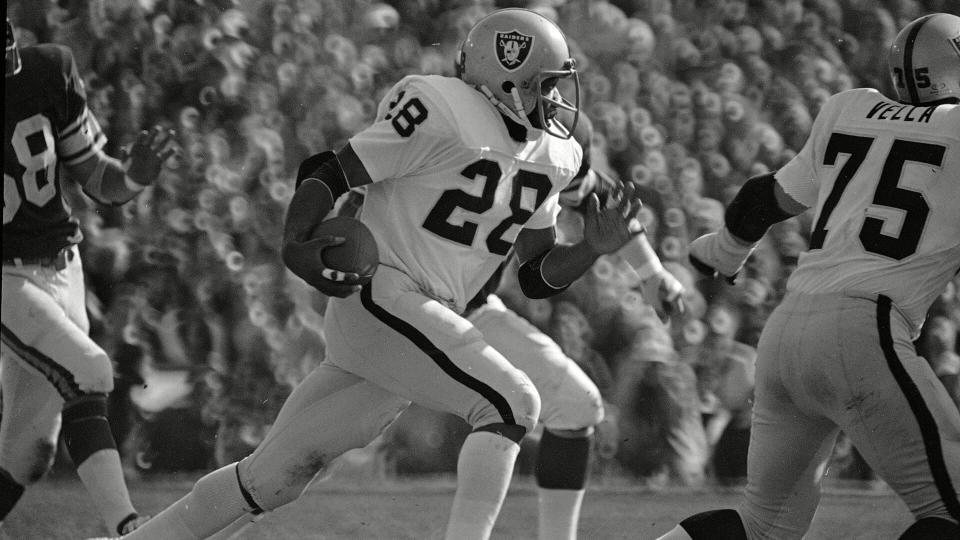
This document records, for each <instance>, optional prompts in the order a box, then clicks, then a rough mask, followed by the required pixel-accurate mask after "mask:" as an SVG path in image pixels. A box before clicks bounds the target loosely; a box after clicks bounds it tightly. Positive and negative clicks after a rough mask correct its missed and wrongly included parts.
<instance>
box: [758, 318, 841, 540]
mask: <svg viewBox="0 0 960 540" xmlns="http://www.w3.org/2000/svg"><path fill="white" fill-rule="evenodd" d="M803 318H804V317H803V316H802V315H797V314H792V313H789V312H787V311H785V310H776V311H774V313H773V314H772V315H771V317H770V319H769V320H768V321H767V324H766V327H765V328H764V330H763V334H762V335H761V338H760V342H759V344H758V348H757V370H756V388H755V398H754V405H753V418H752V423H751V429H750V446H749V450H748V452H747V487H746V497H745V501H744V503H743V505H742V506H741V515H742V517H743V521H744V525H745V527H746V529H747V532H748V535H749V537H750V538H777V539H789V538H801V537H802V536H803V534H804V533H805V532H806V530H807V528H808V527H809V526H810V522H811V520H812V519H813V515H814V512H815V511H816V508H817V505H818V504H819V501H820V479H821V477H822V476H823V472H824V470H825V468H826V464H827V461H828V460H829V457H830V454H831V451H832V448H833V444H834V442H835V440H836V436H837V433H838V430H837V428H836V426H835V425H834V424H833V422H831V421H830V420H829V419H827V418H826V417H824V416H822V415H819V414H816V413H812V412H811V411H808V410H805V409H801V408H800V407H799V406H798V405H797V403H796V400H795V399H794V397H793V395H792V394H793V390H792V389H790V388H789V385H790V382H789V380H784V378H783V373H784V366H789V365H798V364H800V363H801V362H802V359H801V358H800V356H801V355H802V354H804V352H803V351H802V350H801V349H799V348H797V345H799V344H800V343H799V342H798V341H797V340H798V339H801V337H802V336H800V335H798V334H797V333H795V332H794V330H795V329H797V328H802V327H803Z"/></svg>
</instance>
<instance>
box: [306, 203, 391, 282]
mask: <svg viewBox="0 0 960 540" xmlns="http://www.w3.org/2000/svg"><path fill="white" fill-rule="evenodd" d="M321 236H339V237H341V238H343V239H344V242H343V243H342V244H340V245H337V246H328V247H325V248H323V251H322V252H321V253H320V257H321V259H322V260H323V264H324V265H326V266H327V268H332V269H333V270H339V271H341V272H354V273H356V274H360V275H361V276H373V273H374V272H376V271H377V265H378V264H379V262H380V253H379V252H378V251H377V240H376V239H375V238H374V237H373V233H371V232H370V229H368V228H367V226H366V225H364V224H363V223H362V222H361V221H360V220H359V219H354V218H351V217H346V216H338V217H334V218H331V219H328V220H326V221H323V222H321V223H320V224H319V225H317V226H316V228H314V229H313V233H312V234H311V235H310V237H311V238H319V237H321Z"/></svg>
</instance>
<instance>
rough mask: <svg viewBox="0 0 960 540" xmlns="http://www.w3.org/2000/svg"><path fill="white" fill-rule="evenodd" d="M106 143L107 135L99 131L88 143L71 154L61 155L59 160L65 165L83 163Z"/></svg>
mask: <svg viewBox="0 0 960 540" xmlns="http://www.w3.org/2000/svg"><path fill="white" fill-rule="evenodd" d="M106 144H107V137H106V135H104V134H102V133H101V134H99V136H98V137H97V138H96V139H95V140H94V141H92V142H91V143H90V144H89V145H87V146H85V147H84V148H82V149H81V150H79V151H77V152H74V153H73V154H67V155H65V156H62V157H61V160H62V161H63V163H64V164H65V165H76V164H77V163H83V162H84V161H86V160H88V159H90V157H91V156H93V155H94V154H96V153H97V152H99V151H100V150H102V149H103V147H104V146H105V145H106Z"/></svg>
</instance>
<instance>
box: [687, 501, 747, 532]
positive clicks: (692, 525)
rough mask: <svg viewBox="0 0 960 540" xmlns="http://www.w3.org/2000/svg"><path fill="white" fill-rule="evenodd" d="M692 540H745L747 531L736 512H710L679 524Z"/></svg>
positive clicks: (691, 517) (725, 510) (689, 518)
mask: <svg viewBox="0 0 960 540" xmlns="http://www.w3.org/2000/svg"><path fill="white" fill-rule="evenodd" d="M680 526H681V527H683V530H685V531H687V534H689V535H690V538H693V540H747V531H746V529H745V528H744V527H743V521H742V520H741V519H740V514H739V513H737V511H736V510H731V509H729V508H725V509H723V510H710V511H707V512H701V513H699V514H696V515H694V516H690V517H688V518H687V519H685V520H683V521H681V522H680Z"/></svg>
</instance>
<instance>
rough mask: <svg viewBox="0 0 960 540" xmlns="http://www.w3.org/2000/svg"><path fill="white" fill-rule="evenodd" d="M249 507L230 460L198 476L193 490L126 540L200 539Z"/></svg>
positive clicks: (224, 525) (219, 528)
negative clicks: (228, 463)
mask: <svg viewBox="0 0 960 540" xmlns="http://www.w3.org/2000/svg"><path fill="white" fill-rule="evenodd" d="M248 511H249V509H248V508H247V505H246V501H245V500H244V498H243V493H242V492H241V491H240V484H239V483H238V482H237V464H236V463H231V464H230V465H227V466H226V467H223V468H220V469H217V470H215V471H213V472H212V473H210V474H208V475H206V476H204V477H203V478H201V479H200V480H197V483H196V484H194V485H193V489H192V490H190V493H187V494H186V495H185V496H184V497H183V498H181V499H180V500H178V501H177V502H175V503H173V504H171V505H170V506H168V507H167V508H166V510H164V511H163V512H161V513H160V514H158V515H156V516H154V517H153V519H151V520H150V521H148V522H147V523H146V524H145V525H143V526H142V527H140V528H139V529H137V530H136V531H134V532H133V533H131V534H129V535H127V536H124V540H200V539H202V538H207V537H209V536H210V535H213V534H215V533H217V532H218V531H220V530H221V529H223V528H224V527H227V526H228V525H231V524H232V523H234V522H235V521H236V520H238V519H239V518H240V517H242V516H243V515H244V514H246V513H248Z"/></svg>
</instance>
